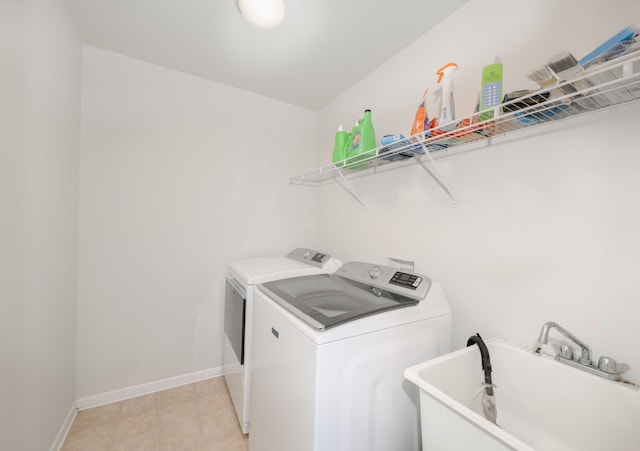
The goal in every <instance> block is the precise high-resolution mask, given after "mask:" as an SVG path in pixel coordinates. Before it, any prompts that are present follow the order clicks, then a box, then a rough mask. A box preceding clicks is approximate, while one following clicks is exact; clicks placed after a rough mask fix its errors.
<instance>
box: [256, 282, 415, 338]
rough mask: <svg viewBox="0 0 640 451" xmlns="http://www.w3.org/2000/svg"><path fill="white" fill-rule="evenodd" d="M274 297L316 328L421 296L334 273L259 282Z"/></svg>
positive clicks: (409, 302) (406, 303) (403, 304)
mask: <svg viewBox="0 0 640 451" xmlns="http://www.w3.org/2000/svg"><path fill="white" fill-rule="evenodd" d="M262 288H263V290H264V291H266V292H267V293H268V294H270V295H271V297H272V298H273V300H274V301H275V302H277V303H278V304H280V305H282V306H283V307H284V308H285V309H287V310H288V311H290V312H291V313H293V314H294V315H296V316H297V317H298V318H300V319H301V320H303V321H304V322H306V323H307V324H309V325H310V326H311V327H313V328H314V329H316V330H318V331H323V330H326V329H329V328H331V327H335V326H338V325H340V324H344V323H346V322H349V321H354V320H357V319H359V318H363V317H366V316H370V315H375V314H377V313H381V312H386V311H389V310H394V309H398V308H402V307H408V306H411V305H416V304H418V303H419V302H420V299H417V298H415V297H408V296H405V295H402V294H398V293H395V292H393V291H389V290H386V289H384V288H380V287H378V286H375V285H368V284H364V283H362V282H358V281H355V280H350V279H347V278H344V277H340V276H337V275H334V274H316V275H309V276H301V277H293V278H290V279H283V280H277V281H273V282H267V283H264V284H262Z"/></svg>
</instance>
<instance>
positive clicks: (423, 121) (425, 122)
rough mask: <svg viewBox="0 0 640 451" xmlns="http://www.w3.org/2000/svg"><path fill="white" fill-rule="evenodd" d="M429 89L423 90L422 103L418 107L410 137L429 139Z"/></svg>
mask: <svg viewBox="0 0 640 451" xmlns="http://www.w3.org/2000/svg"><path fill="white" fill-rule="evenodd" d="M428 91H429V89H425V90H424V94H422V102H420V105H418V110H417V111H416V116H415V118H414V120H413V125H412V126H411V136H413V135H418V134H420V135H421V136H422V138H427V137H429V135H430V133H429V115H428V114H427V92H428Z"/></svg>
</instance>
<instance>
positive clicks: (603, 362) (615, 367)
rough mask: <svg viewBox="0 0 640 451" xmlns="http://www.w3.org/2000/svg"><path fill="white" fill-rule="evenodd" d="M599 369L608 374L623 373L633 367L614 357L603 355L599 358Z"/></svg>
mask: <svg viewBox="0 0 640 451" xmlns="http://www.w3.org/2000/svg"><path fill="white" fill-rule="evenodd" d="M598 369H600V370H601V371H604V372H605V373H608V374H622V373H624V372H625V371H629V370H630V369H631V367H630V366H629V365H627V364H626V363H619V362H616V361H615V360H614V359H613V358H611V357H607V356H604V355H603V356H602V357H600V359H599V360H598Z"/></svg>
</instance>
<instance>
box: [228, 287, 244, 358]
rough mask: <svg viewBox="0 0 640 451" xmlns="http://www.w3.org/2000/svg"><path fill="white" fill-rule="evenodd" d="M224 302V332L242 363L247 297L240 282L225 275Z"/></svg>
mask: <svg viewBox="0 0 640 451" xmlns="http://www.w3.org/2000/svg"><path fill="white" fill-rule="evenodd" d="M224 304H225V305H224V333H225V335H226V336H227V338H228V339H229V343H230V344H231V347H232V348H233V352H234V353H235V354H236V357H237V359H238V362H240V365H244V341H245V340H244V335H245V325H246V320H245V315H246V312H247V299H246V294H245V291H244V290H243V289H242V287H241V286H240V284H238V282H237V281H236V280H235V279H233V278H231V277H227V283H226V287H225V301H224Z"/></svg>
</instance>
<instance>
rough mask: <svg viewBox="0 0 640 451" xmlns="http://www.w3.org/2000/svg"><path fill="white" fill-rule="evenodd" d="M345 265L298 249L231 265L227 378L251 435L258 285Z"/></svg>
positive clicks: (226, 328) (240, 418) (242, 425)
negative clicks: (255, 296) (254, 328)
mask: <svg viewBox="0 0 640 451" xmlns="http://www.w3.org/2000/svg"><path fill="white" fill-rule="evenodd" d="M341 264H342V263H341V262H340V261H339V260H337V259H335V258H333V257H331V256H329V255H327V254H325V253H322V252H317V251H314V250H311V249H304V248H297V249H294V250H293V251H291V252H290V253H289V254H287V255H286V256H282V257H266V258H254V259H249V260H241V261H237V262H233V263H230V264H229V268H228V272H227V277H226V289H225V313H224V332H225V345H224V377H225V381H226V383H227V388H228V389H229V393H230V394H231V400H232V401H233V407H234V408H235V411H236V415H237V416H238V421H239V422H240V428H241V429H242V433H243V434H247V433H248V432H249V390H250V388H251V384H250V381H251V325H252V318H253V296H254V290H255V287H256V285H257V284H259V283H263V282H268V281H272V280H278V279H283V278H286V277H294V276H301V275H309V274H323V273H331V272H334V271H335V270H336V269H338V268H339V267H340V265H341Z"/></svg>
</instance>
